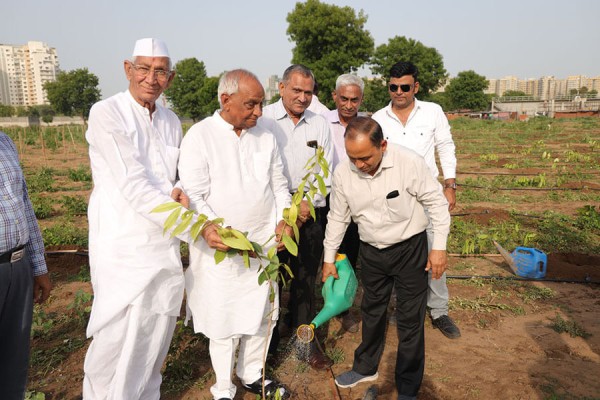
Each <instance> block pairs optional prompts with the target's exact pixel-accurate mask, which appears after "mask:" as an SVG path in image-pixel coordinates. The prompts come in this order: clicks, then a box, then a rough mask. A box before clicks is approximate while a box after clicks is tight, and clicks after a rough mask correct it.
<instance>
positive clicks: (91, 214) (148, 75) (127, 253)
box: [83, 38, 189, 400]
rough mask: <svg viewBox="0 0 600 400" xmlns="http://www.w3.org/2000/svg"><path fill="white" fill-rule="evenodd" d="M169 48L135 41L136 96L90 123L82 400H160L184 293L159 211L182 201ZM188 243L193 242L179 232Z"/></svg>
mask: <svg viewBox="0 0 600 400" xmlns="http://www.w3.org/2000/svg"><path fill="white" fill-rule="evenodd" d="M170 66H171V60H170V57H169V53H168V50H167V46H166V45H165V43H164V42H162V41H161V40H158V39H152V38H146V39H140V40H138V41H137V42H136V44H135V48H134V51H133V58H132V59H131V60H126V61H125V62H124V69H125V75H126V77H127V79H128V80H129V90H127V91H125V92H122V93H119V94H116V95H114V96H112V97H110V98H108V99H106V100H102V101H100V102H98V103H96V104H95V105H94V106H93V107H92V109H91V111H90V118H89V125H88V130H87V133H86V139H87V141H88V142H89V154H90V163H91V168H92V176H93V179H94V189H93V190H92V194H91V197H90V201H89V206H88V220H89V235H90V237H89V259H90V271H91V278H92V288H93V290H94V302H93V305H92V312H91V315H90V320H89V323H88V327H87V336H88V337H93V340H92V342H91V344H90V346H89V348H88V351H87V354H86V357H85V363H84V372H85V376H84V380H83V398H84V399H86V400H94V399H158V398H159V397H160V384H161V381H162V377H161V373H160V371H161V368H162V365H163V362H164V360H165V357H166V355H167V352H168V350H169V344H170V342H171V338H172V336H173V331H174V329H175V322H176V319H177V316H178V315H179V312H180V308H181V302H182V299H183V291H184V278H183V268H182V265H181V257H180V253H179V239H177V238H173V239H171V238H169V237H168V236H165V235H163V225H164V222H165V219H166V218H167V215H165V214H164V213H163V214H156V213H152V212H151V210H152V209H153V208H155V207H156V206H158V205H160V204H163V203H167V202H171V201H173V199H176V200H179V201H180V202H182V204H184V205H185V204H187V199H186V198H185V196H182V194H181V190H180V189H176V188H174V184H175V180H176V175H177V159H178V156H179V144H180V142H181V137H182V132H181V124H180V123H179V119H178V118H177V116H176V115H175V114H174V113H173V112H171V111H170V110H168V109H166V108H164V107H162V106H161V105H160V104H158V103H157V102H156V100H157V99H158V97H159V96H160V95H161V94H162V93H163V91H164V90H165V89H167V88H168V87H169V85H170V84H171V82H172V80H173V77H174V72H173V71H171V68H170ZM179 237H180V238H183V239H186V238H187V237H189V235H180V236H179Z"/></svg>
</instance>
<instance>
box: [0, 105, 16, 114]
mask: <svg viewBox="0 0 600 400" xmlns="http://www.w3.org/2000/svg"><path fill="white" fill-rule="evenodd" d="M13 115H15V108H14V107H13V106H9V105H6V104H0V117H12V116H13Z"/></svg>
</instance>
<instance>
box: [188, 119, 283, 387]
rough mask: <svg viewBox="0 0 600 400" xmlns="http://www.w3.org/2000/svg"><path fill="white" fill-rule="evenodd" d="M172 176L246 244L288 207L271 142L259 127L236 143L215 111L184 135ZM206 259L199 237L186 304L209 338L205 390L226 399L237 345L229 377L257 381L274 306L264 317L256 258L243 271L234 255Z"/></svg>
mask: <svg viewBox="0 0 600 400" xmlns="http://www.w3.org/2000/svg"><path fill="white" fill-rule="evenodd" d="M179 174H180V178H181V183H182V186H183V189H184V191H185V193H186V194H187V195H188V196H189V197H190V202H191V205H192V208H194V209H196V210H197V211H198V212H200V213H203V214H205V215H207V216H208V218H209V219H214V218H217V217H221V218H224V219H225V226H231V227H232V228H235V229H237V230H240V231H242V232H248V237H249V239H250V240H251V241H254V242H257V243H260V244H263V243H264V242H265V241H266V240H267V239H268V238H269V237H271V236H272V235H273V233H274V231H275V228H276V226H277V223H278V222H279V221H280V220H281V219H282V215H283V210H284V208H286V207H288V206H289V204H290V194H289V191H288V186H287V179H286V178H285V176H284V175H283V165H282V162H281V159H280V156H279V152H278V149H277V144H276V140H275V137H274V136H273V135H272V134H271V133H270V132H269V131H267V130H266V129H264V128H263V127H262V126H260V125H258V126H256V127H253V128H251V129H249V130H243V131H242V133H241V134H240V136H239V137H238V136H237V134H236V133H235V131H234V130H233V126H232V125H230V124H229V123H227V122H226V121H225V120H223V118H222V117H221V116H220V114H219V112H218V111H217V112H216V113H215V114H214V115H213V116H212V117H210V118H207V119H205V120H203V121H202V122H200V123H198V124H196V125H194V126H193V127H192V128H191V129H190V130H189V131H188V132H187V134H186V135H185V137H184V139H183V142H182V145H181V158H180V161H179ZM273 244H274V242H273V241H272V242H271V245H273ZM214 253H215V250H214V249H212V248H210V247H208V245H207V244H206V241H204V240H203V239H200V240H198V241H197V242H196V243H194V245H192V246H190V267H189V268H188V269H187V271H186V273H185V279H186V291H187V298H186V301H187V305H188V309H189V311H190V312H191V315H192V318H193V325H194V330H195V331H196V332H202V333H203V334H204V335H206V336H207V337H208V338H210V339H211V344H210V350H211V359H212V363H213V368H214V369H215V374H216V376H217V383H216V384H215V385H214V386H213V387H212V388H211V392H212V394H213V396H214V397H215V398H221V397H231V398H233V397H234V395H235V390H236V388H235V385H233V384H232V382H231V373H232V368H233V356H234V354H235V353H234V351H235V347H236V345H237V343H238V341H239V343H240V351H239V355H238V366H237V375H238V376H239V377H240V378H241V379H242V381H243V382H245V383H248V384H249V383H252V382H253V381H255V380H256V379H258V378H259V377H260V370H261V368H262V365H263V362H264V358H263V349H264V346H265V345H267V346H268V340H270V335H271V331H270V330H267V326H268V319H269V318H271V319H277V316H278V310H277V308H278V304H275V305H274V307H275V309H274V312H273V313H270V312H271V309H272V307H271V304H270V303H269V285H268V284H267V283H266V282H265V283H263V284H262V285H260V286H259V284H258V274H257V269H258V261H257V260H256V259H251V266H250V268H246V267H245V266H244V263H243V259H242V257H239V256H236V257H232V258H225V260H224V261H222V262H221V263H219V264H218V265H216V264H215V261H214ZM274 288H275V290H277V285H274ZM275 299H276V301H277V299H278V296H277V295H276V296H275ZM274 325H275V323H274V322H272V326H274ZM271 330H272V327H271Z"/></svg>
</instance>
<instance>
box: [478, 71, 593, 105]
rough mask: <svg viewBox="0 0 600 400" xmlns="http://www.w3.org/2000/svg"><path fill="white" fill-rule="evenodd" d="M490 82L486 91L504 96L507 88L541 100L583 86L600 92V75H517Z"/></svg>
mask: <svg viewBox="0 0 600 400" xmlns="http://www.w3.org/2000/svg"><path fill="white" fill-rule="evenodd" d="M488 82H489V84H488V88H487V90H485V91H484V92H485V93H489V94H495V95H496V96H502V95H504V93H505V92H506V91H507V90H518V91H521V92H523V93H525V94H526V95H528V96H533V97H537V98H539V99H540V100H552V99H556V98H560V97H563V96H570V95H572V93H571V92H572V91H575V90H577V91H579V90H581V88H583V87H585V88H587V90H588V91H590V90H595V91H596V92H600V76H597V77H595V78H588V77H587V76H585V75H573V76H569V77H567V78H566V79H556V78H555V77H553V76H543V77H541V78H537V79H519V78H517V77H515V76H506V77H504V78H500V79H489V80H488Z"/></svg>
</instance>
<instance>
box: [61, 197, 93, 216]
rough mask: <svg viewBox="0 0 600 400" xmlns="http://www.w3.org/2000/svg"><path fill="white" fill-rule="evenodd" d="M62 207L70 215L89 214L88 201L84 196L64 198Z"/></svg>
mask: <svg viewBox="0 0 600 400" xmlns="http://www.w3.org/2000/svg"><path fill="white" fill-rule="evenodd" d="M60 203H61V207H62V208H63V210H65V213H66V214H68V215H82V214H86V213H87V206H88V204H87V200H86V199H85V198H84V197H83V196H62V198H61V200H60Z"/></svg>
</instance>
